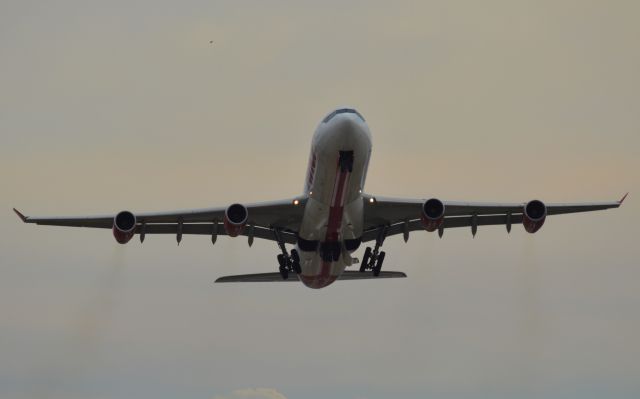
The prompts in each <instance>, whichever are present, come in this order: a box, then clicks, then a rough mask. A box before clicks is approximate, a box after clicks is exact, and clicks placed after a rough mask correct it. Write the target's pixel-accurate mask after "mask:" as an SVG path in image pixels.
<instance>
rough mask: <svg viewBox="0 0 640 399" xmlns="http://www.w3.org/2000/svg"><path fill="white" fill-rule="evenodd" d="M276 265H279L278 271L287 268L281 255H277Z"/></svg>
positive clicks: (285, 261)
mask: <svg viewBox="0 0 640 399" xmlns="http://www.w3.org/2000/svg"><path fill="white" fill-rule="evenodd" d="M278 265H280V269H284V268H286V267H287V260H286V259H285V257H284V255H283V254H279V255H278Z"/></svg>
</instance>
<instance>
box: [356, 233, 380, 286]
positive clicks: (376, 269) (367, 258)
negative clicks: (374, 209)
mask: <svg viewBox="0 0 640 399" xmlns="http://www.w3.org/2000/svg"><path fill="white" fill-rule="evenodd" d="M385 233H386V228H385V227H383V228H381V229H380V232H379V233H378V238H377V239H376V245H375V247H374V248H373V250H372V249H371V247H367V248H366V249H365V250H364V255H363V257H362V263H360V272H361V273H364V272H366V271H367V270H372V271H373V275H374V276H376V277H378V276H379V275H380V270H382V263H383V262H384V257H385V255H386V253H385V252H384V251H380V247H381V246H382V243H383V242H384V238H385Z"/></svg>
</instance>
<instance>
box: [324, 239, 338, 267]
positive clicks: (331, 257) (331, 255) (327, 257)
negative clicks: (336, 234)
mask: <svg viewBox="0 0 640 399" xmlns="http://www.w3.org/2000/svg"><path fill="white" fill-rule="evenodd" d="M341 252H342V246H341V245H340V242H338V241H326V242H323V243H321V244H320V256H321V257H322V260H323V261H325V262H337V261H338V259H340V253H341Z"/></svg>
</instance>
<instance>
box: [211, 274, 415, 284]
mask: <svg viewBox="0 0 640 399" xmlns="http://www.w3.org/2000/svg"><path fill="white" fill-rule="evenodd" d="M403 277H407V275H406V274H404V273H403V272H380V275H379V276H377V277H376V276H374V275H373V273H371V272H365V273H362V272H356V271H347V272H344V273H342V274H341V275H340V277H338V280H367V279H377V278H403ZM271 281H280V282H284V281H299V280H298V278H297V277H296V276H295V275H292V276H290V277H289V278H288V279H287V280H283V279H282V276H281V275H280V273H277V272H276V273H258V274H239V275H236V276H224V277H220V278H219V279H217V280H216V283H264V282H271Z"/></svg>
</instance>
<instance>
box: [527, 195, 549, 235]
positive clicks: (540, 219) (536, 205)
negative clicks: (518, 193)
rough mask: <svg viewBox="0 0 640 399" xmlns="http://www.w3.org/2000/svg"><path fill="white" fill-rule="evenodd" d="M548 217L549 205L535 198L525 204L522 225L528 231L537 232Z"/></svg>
mask: <svg viewBox="0 0 640 399" xmlns="http://www.w3.org/2000/svg"><path fill="white" fill-rule="evenodd" d="M546 218H547V206H546V205H545V204H544V202H542V201H539V200H533V201H529V202H527V204H526V205H525V206H524V211H523V215H522V225H523V226H524V229H525V230H526V231H527V232H528V233H535V232H536V231H538V230H540V227H542V225H543V224H544V220H545V219H546Z"/></svg>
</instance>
